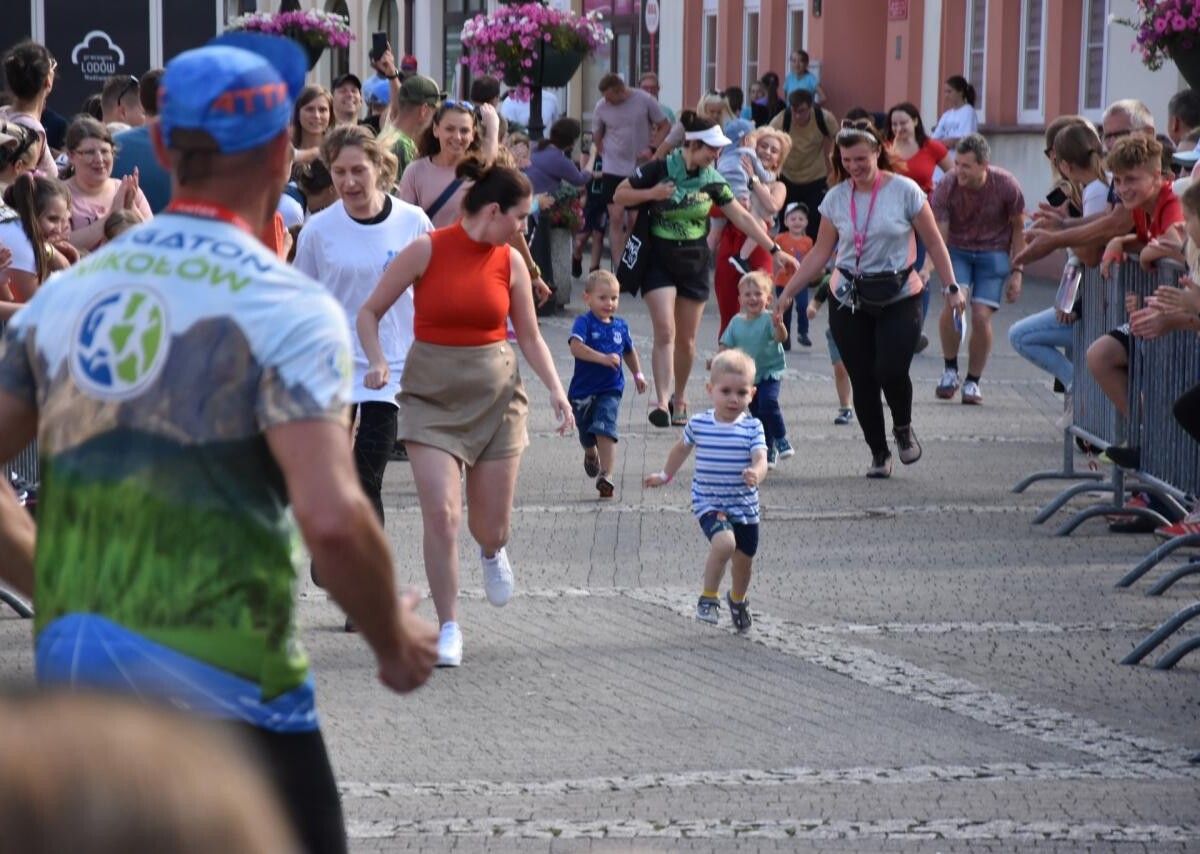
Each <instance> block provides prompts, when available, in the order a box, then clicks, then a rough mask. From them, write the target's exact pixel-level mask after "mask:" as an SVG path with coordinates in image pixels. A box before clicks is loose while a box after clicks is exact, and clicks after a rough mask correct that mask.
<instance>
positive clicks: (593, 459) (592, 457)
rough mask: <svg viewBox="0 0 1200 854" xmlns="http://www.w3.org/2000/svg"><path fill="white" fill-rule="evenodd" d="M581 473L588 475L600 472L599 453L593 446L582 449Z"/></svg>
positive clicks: (591, 475)
mask: <svg viewBox="0 0 1200 854" xmlns="http://www.w3.org/2000/svg"><path fill="white" fill-rule="evenodd" d="M583 473H584V474H586V475H587V476H588V477H595V476H596V475H598V474H600V454H599V453H597V452H596V449H595V448H585V449H584V451H583Z"/></svg>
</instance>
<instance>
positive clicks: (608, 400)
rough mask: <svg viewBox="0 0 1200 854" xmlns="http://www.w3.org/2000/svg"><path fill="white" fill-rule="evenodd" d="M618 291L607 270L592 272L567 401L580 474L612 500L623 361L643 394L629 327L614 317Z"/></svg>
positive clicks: (574, 339) (575, 329)
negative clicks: (580, 453)
mask: <svg viewBox="0 0 1200 854" xmlns="http://www.w3.org/2000/svg"><path fill="white" fill-rule="evenodd" d="M620 301H621V288H620V286H619V285H618V283H617V277H616V276H614V275H613V274H612V273H610V272H609V271H608V270H594V271H593V272H592V273H591V274H590V275H589V276H588V277H587V281H586V282H585V283H584V286H583V302H584V304H585V305H587V307H588V311H587V312H586V313H584V314H581V315H579V317H577V318H575V324H574V325H573V326H572V327H571V338H570V344H571V355H572V356H574V357H575V373H574V375H573V376H572V377H571V386H570V388H569V389H568V390H567V398H568V399H569V400H570V401H571V407H572V408H573V409H574V410H575V424H576V426H577V427H578V429H579V443H580V444H581V445H583V470H584V471H585V472H586V473H587V476H588V477H594V478H596V491H597V492H599V493H600V497H601V498H612V497H613V492H614V490H615V488H614V486H613V481H612V471H613V466H614V465H615V464H616V460H617V416H618V415H619V414H620V411H621V395H622V393H623V392H624V391H625V374H624V371H622V370H621V361H622V359H624V361H625V364H627V365H628V366H629V370H630V371H632V372H633V382H634V384H635V385H636V386H637V390H638V394H644V393H645V391H646V378H645V377H644V376H642V368H641V363H640V361H639V359H638V354H637V350H635V349H634V347H633V339H632V338H631V337H630V336H629V326H628V324H626V323H625V321H624V320H622V319H621V318H619V317H617V316H616V314H617V306H618V304H619V303H620Z"/></svg>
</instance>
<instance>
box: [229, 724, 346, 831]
mask: <svg viewBox="0 0 1200 854" xmlns="http://www.w3.org/2000/svg"><path fill="white" fill-rule="evenodd" d="M230 726H232V727H233V729H234V732H235V733H236V734H237V735H238V736H241V737H242V738H243V739H244V740H245V743H246V744H247V746H248V747H249V749H250V751H251V753H252V756H253V758H255V759H257V760H258V764H259V767H260V770H261V771H262V774H263V776H264V778H265V779H266V781H267V782H268V784H270V786H271V788H273V789H274V791H275V795H276V797H277V798H278V799H279V804H280V806H281V807H282V809H283V817H284V818H285V819H287V821H288V823H289V824H290V825H291V827H292V831H293V832H294V833H295V834H296V837H297V839H298V840H299V842H300V845H301V850H302V851H304V852H307V854H345V852H346V850H347V848H346V827H345V823H344V821H343V819H342V802H341V800H340V799H339V797H338V790H337V783H336V782H335V781H334V779H333V769H332V768H331V767H330V766H329V754H328V753H327V752H326V751H325V740H324V739H323V738H322V737H321V731H320V730H314V731H312V732H301V733H277V732H268V731H267V730H264V729H259V728H258V727H254V726H249V725H248V724H230ZM213 785H220V781H213Z"/></svg>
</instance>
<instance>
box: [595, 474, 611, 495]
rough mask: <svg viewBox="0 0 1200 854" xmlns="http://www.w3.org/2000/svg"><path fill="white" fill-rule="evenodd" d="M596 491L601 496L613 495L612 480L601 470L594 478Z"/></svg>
mask: <svg viewBox="0 0 1200 854" xmlns="http://www.w3.org/2000/svg"><path fill="white" fill-rule="evenodd" d="M596 491H597V492H599V493H600V497H601V498H612V497H613V492H614V491H615V487H614V486H613V482H612V481H611V480H609V479H608V475H607V474H605V473H603V472H601V474H600V476H599V477H598V478H596Z"/></svg>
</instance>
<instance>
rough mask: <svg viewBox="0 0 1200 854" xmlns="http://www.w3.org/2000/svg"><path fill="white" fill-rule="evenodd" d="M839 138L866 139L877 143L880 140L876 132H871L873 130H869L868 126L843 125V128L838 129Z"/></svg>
mask: <svg viewBox="0 0 1200 854" xmlns="http://www.w3.org/2000/svg"><path fill="white" fill-rule="evenodd" d="M869 126H870V125H868V127H869ZM837 139H839V140H843V139H866V140H870V141H871V142H873V143H875V144H878V143H879V140H878V139H877V138H876V136H875V134H873V133H871V131H869V130H868V129H867V128H866V127H861V128H859V127H846V126H845V125H843V126H842V129H841V130H840V131H838V134H837Z"/></svg>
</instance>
